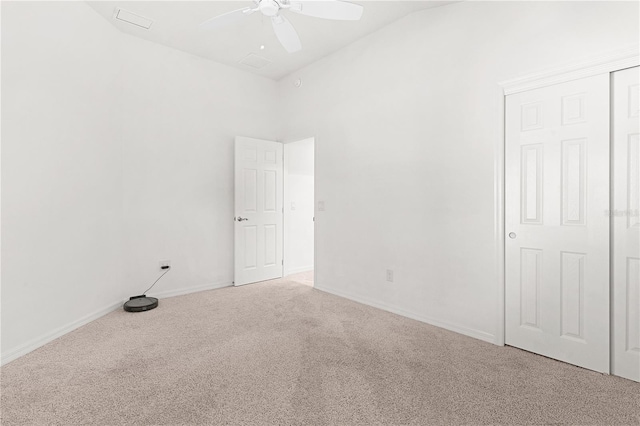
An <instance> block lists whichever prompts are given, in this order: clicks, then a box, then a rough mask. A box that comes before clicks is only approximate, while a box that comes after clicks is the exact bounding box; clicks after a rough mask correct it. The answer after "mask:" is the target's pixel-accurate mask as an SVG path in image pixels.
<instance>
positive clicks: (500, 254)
mask: <svg viewBox="0 0 640 426" xmlns="http://www.w3.org/2000/svg"><path fill="white" fill-rule="evenodd" d="M639 50H640V45H638V44H634V45H631V46H627V47H624V48H621V49H618V50H615V51H612V52H609V53H606V54H601V55H598V56H594V57H591V58H589V59H585V60H584V61H581V62H577V63H576V62H574V63H572V64H569V65H562V66H558V67H554V68H549V69H545V70H542V71H539V72H535V73H532V74H528V75H525V76H523V77H519V78H515V79H511V80H506V81H503V82H499V83H498V87H497V89H496V91H497V96H496V107H497V109H498V123H497V135H498V137H497V138H496V145H495V148H494V154H495V155H494V169H493V173H494V191H493V195H494V208H495V215H494V251H495V256H496V276H497V283H496V292H497V301H498V303H497V308H498V315H497V321H496V332H495V342H494V343H495V344H496V345H498V346H504V344H505V316H506V312H505V308H506V306H505V292H506V280H505V267H506V261H505V240H504V239H505V149H506V135H505V124H506V115H505V113H506V111H505V103H506V97H507V96H508V95H512V94H514V93H519V92H524V91H527V90H532V89H538V88H541V87H546V86H551V85H553V84H558V83H564V82H567V81H572V80H577V79H580V78H584V77H591V76H594V75H598V74H603V73H609V74H610V73H612V72H615V71H620V70H622V69H625V68H631V67H635V66H640V55H639ZM612 170H613V169H612Z"/></svg>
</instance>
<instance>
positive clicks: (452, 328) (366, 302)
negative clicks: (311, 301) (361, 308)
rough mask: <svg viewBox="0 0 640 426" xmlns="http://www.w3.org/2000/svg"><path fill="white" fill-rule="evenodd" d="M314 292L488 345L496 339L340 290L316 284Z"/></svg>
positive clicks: (489, 335) (477, 331)
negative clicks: (326, 294)
mask: <svg viewBox="0 0 640 426" xmlns="http://www.w3.org/2000/svg"><path fill="white" fill-rule="evenodd" d="M315 289H316V290H320V291H324V292H325V293H329V294H333V295H334V296H339V297H344V298H345V299H349V300H352V301H354V302H358V303H362V304H364V305H368V306H373V307H374V308H378V309H382V310H383V311H387V312H392V313H394V314H398V315H401V316H403V317H407V318H411V319H414V320H416V321H420V322H424V323H427V324H430V325H433V326H436V327H440V328H444V329H445V330H449V331H453V332H456V333H459V334H463V335H465V336H469V337H473V338H475V339H478V340H482V341H485V342H488V343H495V341H496V338H495V336H494V335H493V334H491V333H487V332H485V331H481V330H476V329H473V328H468V327H464V326H461V325H457V324H452V323H449V322H446V321H440V320H436V319H434V318H429V317H427V316H425V315H422V314H416V313H414V312H410V311H406V310H404V309H401V308H398V307H395V306H390V305H387V304H386V303H381V302H378V301H374V300H371V299H367V298H364V297H361V296H356V295H353V294H348V293H345V292H343V291H340V290H334V289H329V288H322V287H318V285H317V284H316V286H315Z"/></svg>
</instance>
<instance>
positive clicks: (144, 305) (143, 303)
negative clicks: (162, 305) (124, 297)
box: [122, 265, 171, 312]
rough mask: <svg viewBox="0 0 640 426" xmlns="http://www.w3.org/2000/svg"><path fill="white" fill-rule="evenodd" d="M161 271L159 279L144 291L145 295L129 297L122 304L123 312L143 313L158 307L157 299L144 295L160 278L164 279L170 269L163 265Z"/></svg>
mask: <svg viewBox="0 0 640 426" xmlns="http://www.w3.org/2000/svg"><path fill="white" fill-rule="evenodd" d="M161 269H163V270H164V272H163V273H162V275H160V277H158V279H157V280H155V282H154V283H153V284H151V287H149V288H148V289H147V290H146V291H145V294H141V295H140V296H133V297H130V298H129V300H128V301H126V302H124V305H123V306H122V307H123V308H124V310H125V311H127V312H144V311H150V310H152V309H155V308H157V307H158V299H156V298H155V297H147V295H146V293H147V291H149V290H151V289H152V288H153V286H154V285H156V283H157V282H158V281H160V278H162V277H164V275H165V274H166V273H167V272H169V269H171V267H170V266H168V265H164V266H162V268H161Z"/></svg>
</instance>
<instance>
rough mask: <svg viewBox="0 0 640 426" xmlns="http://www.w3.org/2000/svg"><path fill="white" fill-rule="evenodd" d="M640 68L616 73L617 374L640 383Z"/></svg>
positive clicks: (614, 88)
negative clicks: (639, 75)
mask: <svg viewBox="0 0 640 426" xmlns="http://www.w3.org/2000/svg"><path fill="white" fill-rule="evenodd" d="M638 70H639V68H638V67H635V68H630V69H626V70H623V71H618V72H615V73H613V74H612V87H613V98H612V99H613V108H612V120H613V141H612V143H613V165H614V167H613V187H614V193H613V214H612V222H613V255H612V259H613V274H612V275H613V315H612V318H613V351H612V352H613V359H612V372H613V374H615V375H618V376H622V377H626V378H628V379H631V380H635V381H640V214H639V213H640V212H639V210H640V203H639V201H640V139H639V137H638V135H639V133H640V128H639V124H638V121H639V120H638V119H639V115H640V106H639V102H638V101H639V98H640V85H639V78H638V74H639V71H638Z"/></svg>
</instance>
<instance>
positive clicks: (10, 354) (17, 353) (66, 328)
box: [0, 301, 123, 365]
mask: <svg viewBox="0 0 640 426" xmlns="http://www.w3.org/2000/svg"><path fill="white" fill-rule="evenodd" d="M122 303H123V302H122V301H119V302H115V303H112V304H110V305H108V306H106V307H104V308H102V309H99V310H97V311H96V312H94V313H92V314H89V315H86V316H84V317H82V318H80V319H78V320H76V321H73V322H71V323H69V324H67V325H63V326H62V327H58V328H56V329H55V330H53V331H51V332H49V333H45V334H43V335H42V336H39V337H36V338H34V339H31V340H29V341H28V342H27V343H24V344H22V345H20V346H18V347H17V348H14V349H10V350H8V351H7V352H3V353H2V356H1V357H0V358H1V360H0V365H5V364H7V363H9V362H11V361H14V360H16V359H18V358H20V357H21V356H23V355H26V354H28V353H29V352H31V351H34V350H36V349H38V348H39V347H41V346H44V345H46V344H47V343H49V342H51V341H52V340H55V339H57V338H58V337H61V336H63V335H65V334H67V333H69V332H71V331H73V330H75V329H76V328H79V327H82V326H83V325H85V324H88V323H90V322H91V321H94V320H96V319H98V318H100V317H102V316H104V315H106V314H108V313H111V312H113V311H115V310H116V309H119V308H121V307H122Z"/></svg>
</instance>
